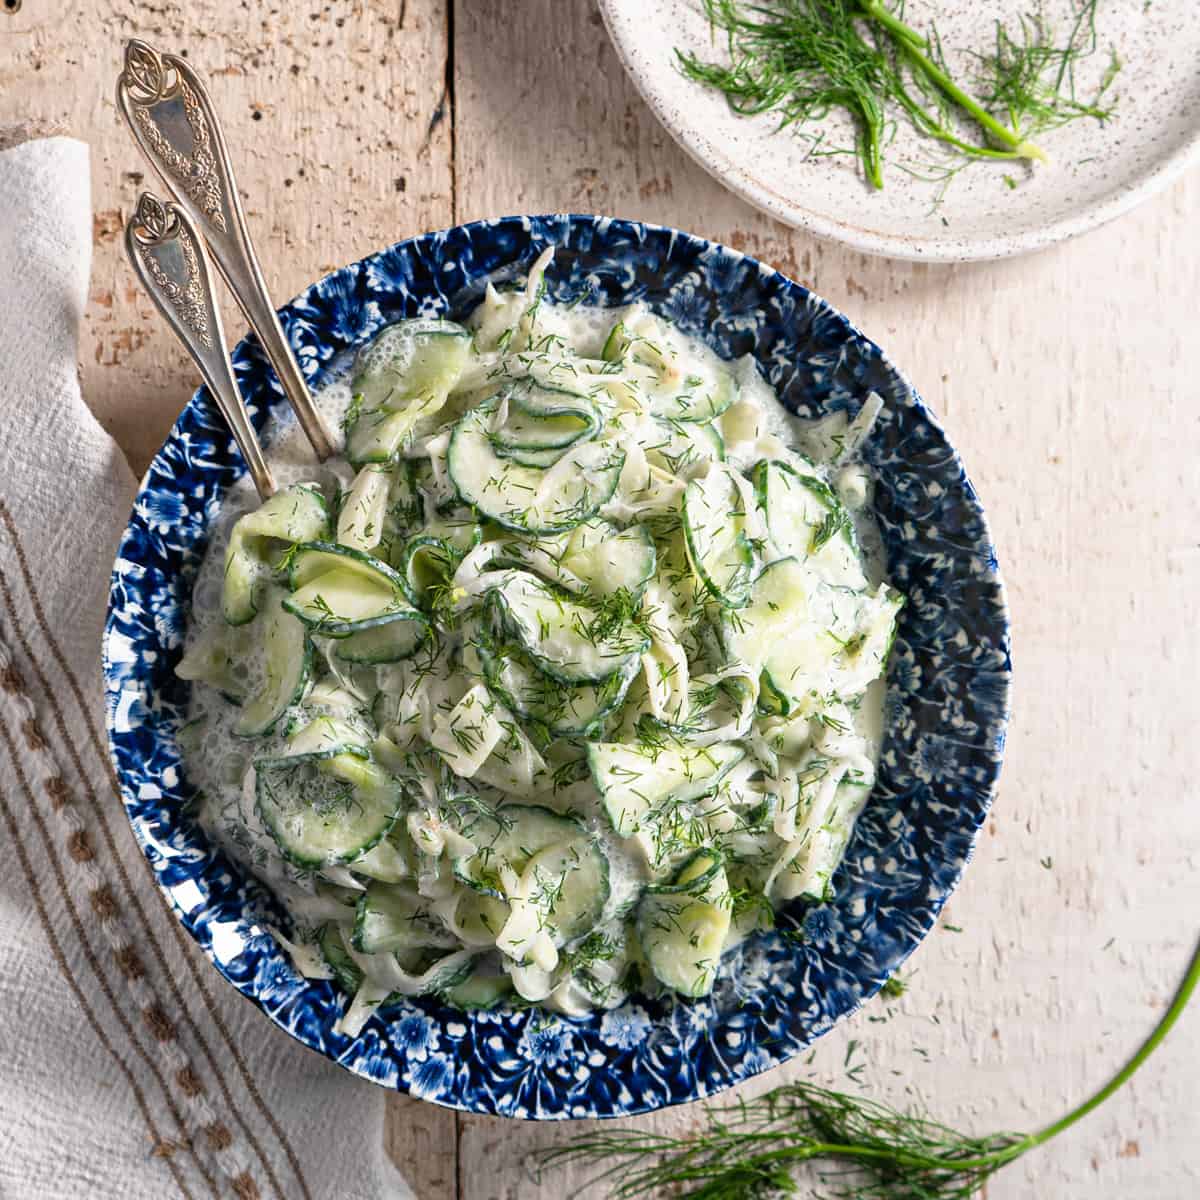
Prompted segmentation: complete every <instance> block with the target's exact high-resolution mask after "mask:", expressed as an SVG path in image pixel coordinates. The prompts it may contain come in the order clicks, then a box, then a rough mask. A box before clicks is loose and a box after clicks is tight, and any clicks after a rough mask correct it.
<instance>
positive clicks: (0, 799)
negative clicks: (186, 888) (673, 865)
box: [0, 131, 412, 1200]
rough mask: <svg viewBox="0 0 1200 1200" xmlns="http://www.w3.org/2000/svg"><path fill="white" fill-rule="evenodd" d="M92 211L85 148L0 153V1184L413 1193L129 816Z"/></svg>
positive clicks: (48, 1191) (165, 1191) (45, 1188)
mask: <svg viewBox="0 0 1200 1200" xmlns="http://www.w3.org/2000/svg"><path fill="white" fill-rule="evenodd" d="M11 140H12V139H11V137H10V138H9V141H10V142H11ZM4 145H5V141H4V140H3V132H2V131H0V147H3V146H4ZM91 224H92V221H91V208H90V196H89V182H88V152H87V147H86V146H84V145H83V144H82V143H80V142H77V141H73V140H71V139H69V138H64V137H52V138H43V139H40V140H32V141H27V142H25V143H24V144H22V145H18V146H16V147H15V148H10V149H0V863H2V864H3V870H2V871H0V1195H2V1196H4V1197H6V1198H9V1197H11V1198H13V1200H24V1198H26V1197H29V1198H31V1200H32V1198H35V1197H36V1198H37V1200H52V1198H55V1197H63V1198H66V1197H71V1198H72V1200H75V1198H78V1197H89V1198H90V1197H97V1198H99V1197H111V1196H120V1197H122V1198H124V1200H140V1198H142V1197H145V1198H147V1200H150V1198H154V1200H159V1198H161V1197H168V1196H174V1195H177V1194H178V1195H182V1196H184V1197H196V1198H200V1197H205V1196H214V1197H215V1196H222V1197H224V1196H234V1197H238V1198H239V1200H252V1198H257V1197H262V1198H264V1200H266V1198H267V1197H277V1198H278V1200H285V1198H286V1200H294V1198H302V1200H326V1198H327V1197H338V1198H339V1200H340V1198H343V1197H345V1198H357V1197H362V1198H364V1200H365V1198H366V1197H372V1198H374V1197H389V1198H390V1197H396V1198H398V1200H404V1198H406V1197H411V1195H412V1193H411V1191H410V1189H409V1188H408V1186H407V1184H406V1183H405V1182H404V1180H403V1179H402V1178H401V1177H400V1175H399V1174H398V1172H397V1171H396V1170H395V1168H394V1167H393V1166H392V1165H391V1163H390V1162H389V1160H388V1159H387V1157H386V1155H385V1154H384V1151H383V1129H382V1123H383V1115H384V1100H385V1096H384V1093H383V1092H382V1091H380V1090H379V1089H377V1088H375V1087H374V1086H373V1085H371V1084H368V1083H365V1082H363V1081H361V1080H357V1079H354V1078H352V1077H351V1076H350V1075H348V1074H346V1073H345V1072H343V1071H341V1070H340V1069H339V1068H338V1067H336V1066H334V1065H333V1064H332V1063H329V1062H326V1061H324V1060H323V1059H321V1058H320V1057H318V1056H317V1055H315V1054H310V1053H308V1052H307V1051H305V1050H304V1049H303V1048H302V1047H300V1046H299V1045H297V1044H296V1043H295V1042H293V1041H292V1040H291V1039H290V1038H288V1037H287V1036H286V1035H285V1034H284V1033H282V1032H280V1031H279V1030H277V1029H275V1028H274V1026H272V1025H271V1024H270V1022H269V1021H268V1020H267V1018H266V1017H264V1016H262V1015H261V1014H260V1013H259V1012H258V1011H257V1010H255V1009H254V1008H253V1007H252V1006H251V1005H249V1004H247V1003H245V1002H244V1001H243V1000H242V999H241V998H240V997H238V996H237V994H236V993H235V992H234V990H233V989H232V988H231V987H229V985H228V984H226V983H225V982H224V981H223V980H222V979H221V978H220V977H219V976H218V975H217V973H216V971H214V970H213V968H212V967H211V966H210V965H209V964H208V963H207V962H206V961H205V960H204V959H203V957H202V956H201V955H200V953H199V952H198V951H197V950H196V949H195V947H194V946H193V945H192V943H191V940H190V938H189V937H188V936H187V935H186V933H185V932H184V931H183V929H182V928H181V927H180V925H179V924H178V922H177V921H176V919H175V917H174V916H173V915H172V914H171V912H170V910H169V909H168V907H167V904H166V902H165V900H164V899H163V897H162V896H161V894H160V893H159V891H158V889H157V887H156V886H155V884H154V881H153V877H152V874H151V872H150V868H149V866H148V864H147V863H146V862H145V860H144V859H143V858H142V855H141V853H140V851H139V850H138V848H137V845H136V843H135V842H134V839H133V835H132V833H131V831H130V829H129V826H128V825H127V823H126V821H125V817H124V814H123V812H122V809H121V804H120V800H119V797H118V795H117V792H116V786H115V781H114V779H113V777H112V774H111V770H110V767H109V763H108V753H107V748H106V746H105V740H104V731H103V711H104V705H103V689H102V685H101V678H100V633H101V628H102V626H103V622H104V611H105V604H106V600H107V595H108V579H109V571H110V569H111V567H112V562H113V557H114V554H115V551H116V546H117V542H118V540H119V538H120V535H121V532H122V529H123V528H124V525H125V523H126V520H127V518H128V515H129V509H130V504H131V501H132V499H133V494H134V490H135V482H134V478H133V475H132V474H131V473H130V470H129V467H128V466H127V464H126V463H125V460H124V458H123V457H122V455H121V453H120V451H119V449H118V448H117V447H116V446H115V445H114V443H113V442H112V440H111V439H110V438H109V437H108V435H107V434H105V432H104V431H103V430H102V429H101V428H100V426H99V424H98V423H97V422H96V420H95V419H94V418H93V417H92V415H91V414H90V413H89V411H88V409H87V407H86V406H85V405H84V403H83V400H82V398H81V396H80V393H79V386H78V380H77V374H76V354H77V342H78V332H79V320H80V316H81V314H82V311H83V306H84V303H85V300H86V296H87V283H88V272H89V267H90V256H91ZM162 336H164V337H168V336H170V335H169V334H168V332H167V331H166V329H165V328H164V330H163V334H162Z"/></svg>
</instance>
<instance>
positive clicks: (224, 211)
mask: <svg viewBox="0 0 1200 1200" xmlns="http://www.w3.org/2000/svg"><path fill="white" fill-rule="evenodd" d="M117 107H118V108H119V109H120V111H121V114H122V116H124V118H125V120H126V122H127V123H128V125H129V128H130V131H131V132H132V133H133V136H134V140H135V141H136V142H137V143H138V145H139V146H140V147H141V149H142V152H143V153H144V154H145V155H146V157H147V158H148V159H149V160H150V162H151V163H152V164H153V166H154V169H155V170H156V171H157V172H158V174H159V177H160V178H161V179H162V181H163V183H164V184H165V185H166V186H167V187H168V188H169V189H170V191H171V193H172V195H173V196H174V198H175V201H176V203H177V205H178V207H179V208H180V209H181V210H182V211H183V212H184V213H186V215H187V217H188V218H189V222H188V224H189V226H190V228H191V229H192V230H194V231H197V232H198V233H199V235H200V236H201V238H202V239H203V241H204V243H206V244H207V246H208V250H209V253H211V255H212V257H213V261H214V262H215V263H216V264H217V267H218V269H219V270H220V272H221V274H222V275H223V276H224V278H225V282H226V283H227V284H228V285H229V290H230V291H231V292H232V293H233V295H234V299H236V300H237V302H238V305H239V307H240V308H241V310H242V312H243V313H244V314H245V316H246V320H247V321H249V323H250V328H251V329H253V330H254V332H255V333H256V334H257V335H258V340H259V342H260V343H261V345H262V348H263V350H264V351H265V352H266V355H267V357H268V358H269V359H270V361H271V365H272V366H273V367H274V368H275V374H276V375H277V376H278V377H279V382H280V384H281V385H282V387H283V391H284V394H285V395H286V396H287V398H288V401H289V402H290V403H291V406H292V408H293V409H294V410H295V413H296V417H297V419H298V420H299V422H300V425H301V427H302V428H303V430H304V433H305V435H306V436H307V437H308V440H309V442H310V443H311V444H312V448H313V450H314V451H315V452H316V455H317V457H318V458H319V459H322V460H324V459H326V458H328V457H329V456H330V455H331V454H332V453H333V452H334V441H333V437H332V435H331V434H330V431H329V427H328V426H327V425H326V423H325V421H324V419H323V418H322V417H321V414H320V413H319V412H317V410H316V408H315V406H314V405H313V402H312V396H311V395H310V394H309V391H308V387H307V385H306V384H305V382H304V376H303V374H302V373H301V371H300V367H299V365H298V364H297V362H296V359H295V356H294V355H293V354H292V349H291V347H290V346H289V345H288V341H287V338H286V337H285V336H284V332H283V329H282V327H281V326H280V324H279V318H278V317H277V316H276V315H275V309H274V308H273V307H272V305H271V301H270V298H269V296H268V295H267V288H266V283H265V281H264V279H263V274H262V269H261V268H260V267H259V265H258V259H257V258H256V257H255V254H254V247H253V246H252V244H251V242H250V234H249V232H248V231H247V229H246V218H245V214H244V213H243V212H242V202H241V199H240V198H239V196H238V190H237V181H236V179H235V178H234V173H233V165H232V163H231V162H230V160H229V152H228V150H227V148H226V145H225V138H224V136H223V135H222V132H221V126H220V124H219V122H218V120H217V116H216V113H215V112H214V111H213V107H212V104H211V102H210V101H209V98H208V93H207V92H206V91H205V88H204V85H203V83H201V82H200V79H199V77H198V76H197V75H196V73H195V72H194V71H193V70H192V68H191V67H190V66H189V65H188V63H187V62H186V60H184V59H182V58H179V57H178V56H176V55H174V54H160V53H159V52H158V51H157V50H155V49H154V47H153V46H150V45H148V44H147V43H145V42H142V41H138V40H137V39H136V38H135V39H132V40H131V41H129V42H127V43H126V45H125V65H124V69H123V70H122V72H121V75H120V78H119V79H118V80H117ZM160 307H161V305H160ZM177 332H178V327H177ZM243 452H244V447H243ZM247 461H248V460H247Z"/></svg>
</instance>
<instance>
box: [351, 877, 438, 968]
mask: <svg viewBox="0 0 1200 1200" xmlns="http://www.w3.org/2000/svg"><path fill="white" fill-rule="evenodd" d="M353 944H354V948H355V949H356V950H358V951H360V952H362V953H363V954H384V953H394V952H395V951H397V950H415V949H421V948H423V947H429V946H438V947H442V948H443V949H449V948H452V947H454V946H456V945H457V944H458V939H457V938H456V937H455V936H454V935H453V934H452V933H450V932H449V931H448V930H447V929H446V928H445V927H444V926H443V925H442V924H441V922H440V921H438V920H437V919H436V918H435V917H434V916H433V914H432V913H431V912H430V910H429V901H428V900H426V899H425V898H424V897H423V896H419V895H418V894H417V893H416V892H415V891H412V890H411V889H409V888H406V887H397V886H396V885H394V884H386V883H373V884H371V886H370V887H369V888H367V890H366V891H365V892H363V894H362V895H361V896H360V897H359V900H358V906H357V911H356V914H355V920H354V936H353Z"/></svg>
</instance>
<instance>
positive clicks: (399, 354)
mask: <svg viewBox="0 0 1200 1200" xmlns="http://www.w3.org/2000/svg"><path fill="white" fill-rule="evenodd" d="M470 339H471V335H470V333H469V332H468V331H467V330H465V329H464V328H463V327H462V326H461V325H455V324H454V323H453V322H451V321H439V320H430V319H426V318H419V319H417V320H412V321H401V322H399V323H398V324H396V325H392V326H389V327H388V328H387V329H385V330H384V331H383V333H381V334H380V335H379V337H377V338H376V339H375V340H374V341H373V342H372V343H371V344H370V345H369V346H366V347H364V348H363V350H362V351H360V352H359V356H358V360H357V362H356V364H355V375H354V379H353V381H352V383H351V388H352V390H353V392H354V394H355V403H356V405H357V411H356V412H354V414H353V423H352V425H351V429H350V435H349V437H348V438H347V441H346V457H347V458H349V459H350V461H351V462H353V463H367V462H388V461H390V460H391V459H392V458H394V457H395V456H396V454H397V453H398V452H399V451H400V450H401V449H402V448H403V446H404V444H405V442H406V441H407V440H408V439H409V438H410V437H411V436H412V434H413V431H414V430H415V429H416V427H417V424H418V422H419V421H420V420H421V419H422V418H423V417H429V416H432V415H434V414H436V413H438V412H439V411H440V410H441V409H442V407H443V406H444V405H445V403H446V397H447V396H448V395H449V393H450V390H451V388H453V387H454V385H455V383H457V382H458V378H459V376H460V375H461V374H462V371H463V368H464V367H465V366H466V363H467V358H468V356H469V354H470V349H471V340H470Z"/></svg>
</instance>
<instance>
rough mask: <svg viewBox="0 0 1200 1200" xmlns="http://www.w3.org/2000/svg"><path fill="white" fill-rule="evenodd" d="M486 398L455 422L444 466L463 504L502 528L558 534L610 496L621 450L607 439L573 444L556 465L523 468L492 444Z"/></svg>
mask: <svg viewBox="0 0 1200 1200" xmlns="http://www.w3.org/2000/svg"><path fill="white" fill-rule="evenodd" d="M494 412H495V403H494V402H493V401H489V402H488V403H486V404H482V405H480V406H479V407H478V408H476V409H473V410H472V411H470V412H469V413H467V415H466V416H464V417H463V418H462V419H461V420H460V421H459V422H458V424H457V425H455V427H454V432H453V434H451V437H450V448H449V450H448V452H447V456H446V468H447V471H448V472H449V475H450V479H451V481H452V482H453V484H454V486H455V488H456V489H457V491H458V494H459V496H460V497H461V498H462V500H463V501H464V503H466V504H469V505H471V506H472V507H474V508H476V509H478V510H479V512H481V513H482V514H483V515H484V516H486V517H489V518H491V520H493V521H495V522H496V523H497V524H498V525H502V526H503V527H504V528H506V529H516V530H519V531H521V532H523V533H529V534H533V535H535V536H536V535H538V534H550V533H561V532H563V531H565V530H567V529H573V528H574V527H575V526H576V525H578V524H579V523H580V522H581V521H586V520H587V519H588V517H590V516H592V515H593V514H594V513H595V512H596V510H597V509H598V508H599V507H600V506H601V505H602V504H604V503H605V502H606V501H607V500H609V499H610V498H611V496H612V494H613V492H614V491H616V487H617V483H618V481H619V479H620V477H621V468H622V466H624V464H625V451H624V450H622V449H620V448H619V447H616V446H613V445H609V444H608V443H605V442H598V441H590V442H584V443H583V444H581V445H575V446H571V447H570V448H569V449H567V450H566V451H565V452H564V454H563V456H562V458H560V459H559V460H558V462H557V463H555V464H554V466H552V467H549V468H547V469H545V470H543V469H540V468H538V467H526V466H522V465H521V464H520V463H516V462H513V461H512V460H511V459H506V458H503V457H501V456H500V455H499V454H498V453H497V452H496V448H495V446H493V445H492V441H491V435H490V430H489V423H490V420H491V418H492V415H493V414H494Z"/></svg>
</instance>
